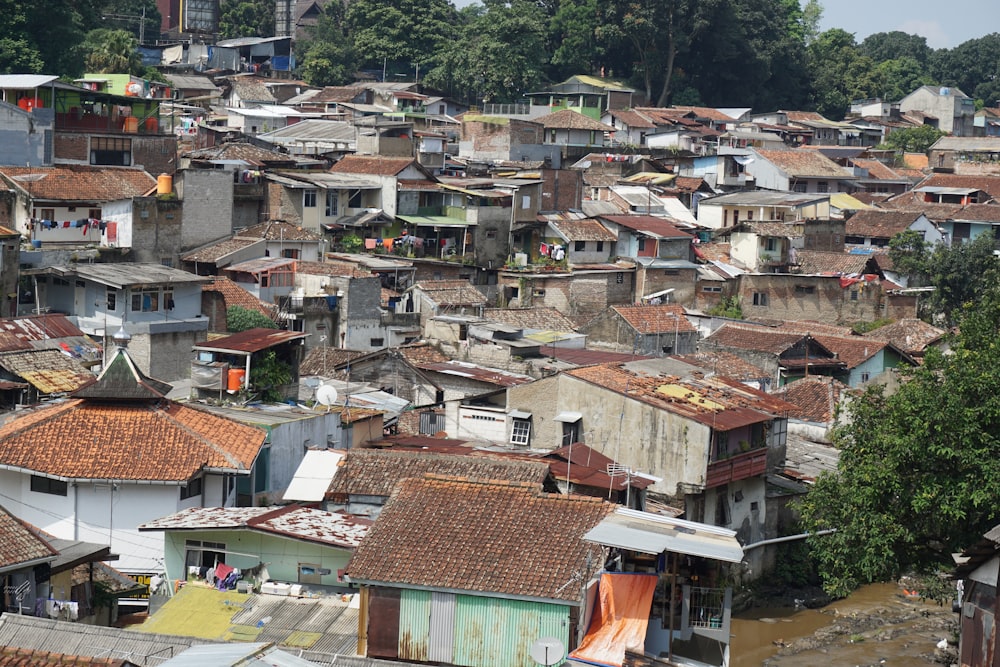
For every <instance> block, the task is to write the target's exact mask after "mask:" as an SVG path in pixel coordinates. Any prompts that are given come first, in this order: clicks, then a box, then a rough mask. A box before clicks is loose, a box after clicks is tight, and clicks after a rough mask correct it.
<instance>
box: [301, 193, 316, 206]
mask: <svg viewBox="0 0 1000 667" xmlns="http://www.w3.org/2000/svg"><path fill="white" fill-rule="evenodd" d="M302 206H303V207H304V208H316V191H315V190H303V191H302Z"/></svg>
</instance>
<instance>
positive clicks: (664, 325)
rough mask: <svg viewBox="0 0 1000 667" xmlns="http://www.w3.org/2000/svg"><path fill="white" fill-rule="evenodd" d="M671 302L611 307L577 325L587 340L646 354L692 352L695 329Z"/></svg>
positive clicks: (695, 335) (682, 311)
mask: <svg viewBox="0 0 1000 667" xmlns="http://www.w3.org/2000/svg"><path fill="white" fill-rule="evenodd" d="M684 315H685V313H684V308H682V307H681V306H678V305H674V304H662V305H642V306H611V307H610V308H608V309H607V310H606V311H604V312H603V313H601V314H600V315H598V316H597V317H596V318H594V319H593V320H591V321H590V322H588V323H587V324H584V325H583V326H581V327H580V329H579V330H580V332H581V333H585V334H587V336H588V340H589V341H591V342H596V343H599V344H602V345H604V346H608V347H610V348H612V349H614V350H616V351H619V352H629V351H631V352H632V353H634V354H641V355H646V356H654V357H659V356H664V355H672V354H691V353H692V352H694V350H695V344H696V343H697V341H698V330H697V329H696V328H695V327H694V325H692V324H691V322H689V321H688V319H687V318H686V317H685V316H684Z"/></svg>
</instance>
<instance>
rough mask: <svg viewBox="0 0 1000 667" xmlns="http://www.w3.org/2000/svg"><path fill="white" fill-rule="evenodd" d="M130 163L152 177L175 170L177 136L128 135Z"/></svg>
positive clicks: (171, 172)
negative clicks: (130, 143)
mask: <svg viewBox="0 0 1000 667" xmlns="http://www.w3.org/2000/svg"><path fill="white" fill-rule="evenodd" d="M130 138H131V139H132V164H133V165H135V166H137V167H142V168H143V169H145V170H146V171H148V172H149V173H150V174H152V175H153V176H154V177H155V176H158V175H159V174H173V173H174V172H175V171H177V167H176V165H177V137H175V136H174V135H172V134H170V135H141V134H140V135H130Z"/></svg>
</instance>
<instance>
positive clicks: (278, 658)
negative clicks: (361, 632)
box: [160, 642, 316, 667]
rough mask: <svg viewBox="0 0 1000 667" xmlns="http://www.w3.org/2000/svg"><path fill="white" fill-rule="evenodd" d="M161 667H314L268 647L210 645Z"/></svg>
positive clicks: (260, 644) (189, 650)
mask: <svg viewBox="0 0 1000 667" xmlns="http://www.w3.org/2000/svg"><path fill="white" fill-rule="evenodd" d="M160 665H161V667H230V666H232V667H235V666H236V665H239V666H240V667H315V665H316V663H314V662H310V661H309V660H304V659H303V658H300V657H298V656H295V655H292V654H291V653H287V652H285V651H282V650H281V649H278V648H276V647H275V646H273V645H271V644H269V643H267V642H261V643H254V644H209V645H206V646H192V647H191V648H189V649H188V650H186V651H184V652H183V653H181V654H180V655H178V656H174V657H173V658H170V659H169V660H167V661H166V662H162V663H160Z"/></svg>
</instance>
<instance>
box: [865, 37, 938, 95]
mask: <svg viewBox="0 0 1000 667" xmlns="http://www.w3.org/2000/svg"><path fill="white" fill-rule="evenodd" d="M858 51H859V52H861V54H862V55H865V56H868V57H869V58H871V59H872V60H874V61H875V62H877V63H880V62H884V61H886V60H897V59H899V58H912V59H913V60H915V61H917V62H918V63H920V65H921V66H924V65H926V64H927V61H928V59H929V58H930V55H931V48H930V47H929V46H927V38H926V37H921V36H920V35H910V34H908V33H905V32H902V31H900V30H894V31H892V32H876V33H875V34H872V35H868V36H867V37H865V39H864V41H862V42H861V44H859V45H858ZM906 92H907V93H909V92H911V91H906ZM893 99H894V98H893Z"/></svg>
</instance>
